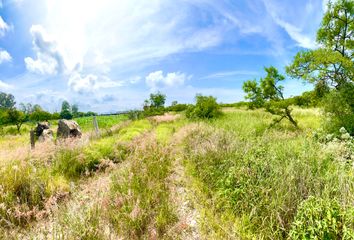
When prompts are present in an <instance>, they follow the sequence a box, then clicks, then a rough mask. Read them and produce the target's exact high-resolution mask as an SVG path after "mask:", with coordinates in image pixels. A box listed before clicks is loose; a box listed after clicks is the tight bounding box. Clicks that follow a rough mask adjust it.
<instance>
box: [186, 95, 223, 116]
mask: <svg viewBox="0 0 354 240" xmlns="http://www.w3.org/2000/svg"><path fill="white" fill-rule="evenodd" d="M195 100H196V104H195V106H190V107H189V108H188V109H187V111H186V116H187V117H188V118H201V119H203V118H204V119H211V118H215V117H218V116H220V115H221V108H220V106H219V104H218V103H217V102H216V98H215V97H213V96H203V95H200V94H197V95H196V97H195Z"/></svg>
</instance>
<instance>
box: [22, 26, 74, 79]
mask: <svg viewBox="0 0 354 240" xmlns="http://www.w3.org/2000/svg"><path fill="white" fill-rule="evenodd" d="M30 33H31V35H32V38H33V41H32V44H33V48H34V51H35V53H36V59H33V58H31V57H26V58H25V63H26V67H27V69H28V70H29V71H30V72H34V73H39V74H49V75H52V74H60V73H64V72H65V71H66V70H67V67H66V65H65V61H64V53H63V51H61V50H60V49H59V47H58V45H57V43H56V41H55V40H54V39H53V38H52V37H51V36H49V35H48V33H47V32H46V30H45V29H44V28H43V27H42V26H41V25H32V27H31V29H30Z"/></svg>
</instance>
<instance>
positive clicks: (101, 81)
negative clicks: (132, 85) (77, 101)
mask: <svg viewBox="0 0 354 240" xmlns="http://www.w3.org/2000/svg"><path fill="white" fill-rule="evenodd" d="M68 86H69V87H70V89H72V90H73V91H75V92H78V93H90V92H93V91H95V90H99V89H102V88H112V87H117V86H121V83H120V82H114V81H112V80H111V79H110V78H108V77H106V76H101V77H98V76H96V75H94V74H89V75H86V76H82V75H80V74H79V73H77V72H74V73H73V74H72V75H71V76H70V78H69V81H68Z"/></svg>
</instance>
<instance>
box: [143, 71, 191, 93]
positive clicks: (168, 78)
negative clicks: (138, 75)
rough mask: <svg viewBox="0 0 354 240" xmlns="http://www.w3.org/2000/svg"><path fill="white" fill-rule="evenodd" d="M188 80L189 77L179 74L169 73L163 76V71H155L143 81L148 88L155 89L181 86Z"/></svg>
mask: <svg viewBox="0 0 354 240" xmlns="http://www.w3.org/2000/svg"><path fill="white" fill-rule="evenodd" d="M189 78H190V76H187V75H186V74H184V73H180V72H171V73H167V75H164V74H163V71H156V72H152V73H150V74H149V75H148V76H147V77H146V78H145V81H146V84H147V85H148V86H149V87H150V88H152V89H156V88H158V87H178V86H182V85H183V84H184V82H185V81H186V80H187V79H189Z"/></svg>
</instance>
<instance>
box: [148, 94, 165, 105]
mask: <svg viewBox="0 0 354 240" xmlns="http://www.w3.org/2000/svg"><path fill="white" fill-rule="evenodd" d="M165 102H166V95H165V94H163V93H161V92H157V93H151V94H150V106H151V107H155V108H160V107H163V106H164V105H165Z"/></svg>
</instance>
